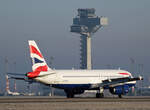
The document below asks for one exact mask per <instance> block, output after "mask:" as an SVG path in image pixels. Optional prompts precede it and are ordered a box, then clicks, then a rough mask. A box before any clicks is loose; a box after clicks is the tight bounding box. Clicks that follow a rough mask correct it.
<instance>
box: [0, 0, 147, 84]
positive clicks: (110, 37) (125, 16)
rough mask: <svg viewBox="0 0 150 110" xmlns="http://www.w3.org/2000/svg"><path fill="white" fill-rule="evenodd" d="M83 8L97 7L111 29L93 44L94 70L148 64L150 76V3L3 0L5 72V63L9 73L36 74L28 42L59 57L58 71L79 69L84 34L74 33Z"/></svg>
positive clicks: (0, 58)
mask: <svg viewBox="0 0 150 110" xmlns="http://www.w3.org/2000/svg"><path fill="white" fill-rule="evenodd" d="M78 8H95V9H96V15H98V16H106V17H108V19H109V25H108V26H106V27H103V28H101V29H100V30H99V31H98V32H97V33H96V34H94V36H93V39H92V56H93V58H92V59H93V66H94V68H96V69H98V68H106V65H107V64H111V65H113V66H114V67H121V68H123V69H127V70H130V58H131V57H132V58H134V59H135V63H136V68H135V69H136V70H137V65H138V64H144V72H145V74H148V73H149V74H150V69H149V66H150V49H149V47H150V22H149V20H150V14H149V10H150V0H1V1H0V51H1V52H0V53H1V54H0V64H1V65H0V72H1V78H0V83H2V82H3V80H2V79H4V77H3V75H2V74H3V73H4V58H5V56H7V57H8V60H9V65H8V71H9V72H12V71H14V66H13V62H14V61H16V62H17V64H16V71H17V72H28V71H31V65H30V64H31V62H30V59H29V52H28V51H29V50H28V44H27V41H28V40H29V39H33V40H35V41H37V43H38V44H39V47H40V49H41V51H42V53H43V54H44V57H46V59H47V61H48V59H49V58H50V56H54V61H53V67H54V68H57V69H66V68H67V69H70V68H72V67H75V68H79V62H80V61H79V58H80V56H79V54H80V52H79V50H80V42H79V40H80V39H79V35H77V34H73V33H70V32H69V31H70V25H71V24H72V18H73V17H75V16H76V15H77V9H78Z"/></svg>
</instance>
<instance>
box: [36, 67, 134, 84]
mask: <svg viewBox="0 0 150 110" xmlns="http://www.w3.org/2000/svg"><path fill="white" fill-rule="evenodd" d="M120 73H123V74H120ZM124 73H126V74H124ZM123 77H132V76H131V73H129V72H128V71H124V70H54V74H50V75H48V76H43V77H37V78H35V80H37V81H39V82H42V83H44V84H100V83H101V82H102V81H103V80H107V79H109V80H110V79H115V78H123ZM130 83H131V82H130ZM132 83H135V81H134V82H132Z"/></svg>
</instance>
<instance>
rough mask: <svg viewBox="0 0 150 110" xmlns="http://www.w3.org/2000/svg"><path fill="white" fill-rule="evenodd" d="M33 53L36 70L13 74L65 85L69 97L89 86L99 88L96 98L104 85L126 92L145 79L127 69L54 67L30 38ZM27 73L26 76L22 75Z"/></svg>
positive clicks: (27, 78)
mask: <svg viewBox="0 0 150 110" xmlns="http://www.w3.org/2000/svg"><path fill="white" fill-rule="evenodd" d="M28 43H29V49H30V57H31V59H32V72H28V73H26V74H19V73H8V75H10V76H11V75H13V76H11V78H14V79H18V80H24V81H28V82H32V81H33V82H40V83H43V84H45V85H48V86H51V87H54V88H58V89H63V90H64V92H65V93H66V96H67V98H74V96H75V95H76V94H82V93H84V91H85V90H97V93H96V98H103V97H104V89H109V91H110V93H112V94H114V95H118V97H119V98H122V95H126V94H127V93H128V92H129V90H130V89H131V88H132V87H135V84H136V81H137V80H143V78H142V76H139V77H133V76H132V74H131V73H130V72H128V71H125V70H120V69H119V70H87V69H85V70H54V69H52V68H50V67H49V66H48V65H47V63H46V61H45V59H44V57H43V55H42V53H41V52H40V50H39V48H38V46H37V44H36V42H35V41H34V40H29V41H28ZM20 76H23V77H20Z"/></svg>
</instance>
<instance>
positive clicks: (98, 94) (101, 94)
mask: <svg viewBox="0 0 150 110" xmlns="http://www.w3.org/2000/svg"><path fill="white" fill-rule="evenodd" d="M96 98H104V88H99V90H98V91H97V93H96Z"/></svg>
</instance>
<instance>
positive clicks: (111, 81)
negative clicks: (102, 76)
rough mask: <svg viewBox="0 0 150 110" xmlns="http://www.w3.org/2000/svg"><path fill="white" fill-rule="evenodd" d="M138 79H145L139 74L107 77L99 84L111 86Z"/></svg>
mask: <svg viewBox="0 0 150 110" xmlns="http://www.w3.org/2000/svg"><path fill="white" fill-rule="evenodd" d="M137 80H143V78H142V77H141V76H139V77H136V78H130V77H124V78H115V79H107V80H103V81H102V83H101V84H100V85H99V86H101V87H110V86H113V85H117V84H120V83H126V82H131V81H137Z"/></svg>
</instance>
